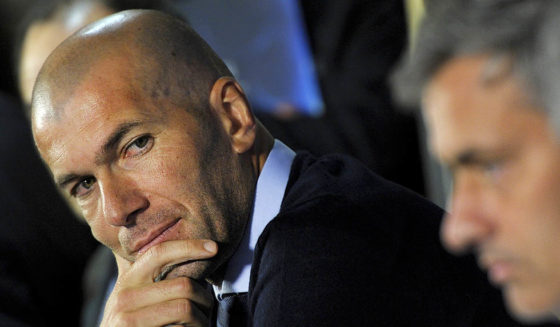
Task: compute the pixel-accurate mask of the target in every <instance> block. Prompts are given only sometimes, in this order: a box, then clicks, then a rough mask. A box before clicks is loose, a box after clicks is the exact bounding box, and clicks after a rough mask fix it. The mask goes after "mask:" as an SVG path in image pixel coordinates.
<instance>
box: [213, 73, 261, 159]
mask: <svg viewBox="0 0 560 327" xmlns="http://www.w3.org/2000/svg"><path fill="white" fill-rule="evenodd" d="M210 106H211V107H212V108H213V109H214V110H215V111H216V113H217V114H218V117H219V119H220V121H221V123H222V126H223V127H224V129H225V131H226V133H227V134H228V135H229V137H230V140H231V144H232V147H233V150H234V151H235V152H236V153H238V154H242V153H245V152H247V151H248V150H249V149H251V148H252V147H253V144H254V143H255V136H256V124H255V117H254V116H253V113H252V112H251V107H250V106H249V102H248V101H247V97H246V96H245V92H243V89H242V88H241V86H240V85H239V83H237V81H236V80H235V79H233V78H232V77H220V78H219V79H218V80H217V81H216V83H214V86H212V90H211V91H210Z"/></svg>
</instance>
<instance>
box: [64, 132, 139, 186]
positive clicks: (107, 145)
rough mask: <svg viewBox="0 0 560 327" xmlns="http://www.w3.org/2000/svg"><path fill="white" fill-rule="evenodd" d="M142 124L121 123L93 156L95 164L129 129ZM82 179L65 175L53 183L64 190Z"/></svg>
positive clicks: (102, 158)
mask: <svg viewBox="0 0 560 327" xmlns="http://www.w3.org/2000/svg"><path fill="white" fill-rule="evenodd" d="M141 124H142V122H140V121H133V122H126V123H122V124H120V125H118V126H117V128H115V130H114V131H113V132H112V133H111V134H110V135H109V137H107V140H106V141H105V143H103V146H102V147H101V151H100V152H99V153H97V154H96V155H95V163H96V164H98V165H99V164H100V163H101V162H103V160H104V158H105V157H106V156H107V153H109V152H111V151H112V150H113V149H114V148H115V147H116V146H117V145H118V144H119V142H120V141H121V140H122V138H123V137H124V136H125V135H126V134H127V133H128V132H130V130H131V129H133V128H134V127H137V126H139V125H141ZM80 177H82V176H81V175H77V174H73V173H70V174H65V175H62V176H60V177H55V183H56V184H57V185H58V187H60V188H64V187H65V186H66V185H67V184H69V183H70V182H72V181H73V180H75V179H77V178H80Z"/></svg>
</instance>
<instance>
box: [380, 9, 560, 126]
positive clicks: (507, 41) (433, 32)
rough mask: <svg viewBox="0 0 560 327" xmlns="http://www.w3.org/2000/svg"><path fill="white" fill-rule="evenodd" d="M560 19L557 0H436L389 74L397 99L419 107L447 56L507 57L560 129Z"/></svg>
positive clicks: (402, 102)
mask: <svg viewBox="0 0 560 327" xmlns="http://www.w3.org/2000/svg"><path fill="white" fill-rule="evenodd" d="M559 17H560V1H558V0H444V1H441V0H434V1H432V2H430V6H429V7H428V10H427V12H426V16H425V18H424V19H423V21H422V23H421V25H420V28H419V31H418V36H417V39H416V42H415V43H414V45H413V46H412V47H411V48H409V49H408V51H407V53H405V55H404V56H403V58H402V59H401V62H400V64H399V65H398V66H397V69H396V71H395V72H394V74H393V76H392V78H391V84H392V88H393V93H394V97H395V99H396V100H397V101H398V102H400V103H401V104H403V105H405V106H415V107H418V105H419V103H420V98H421V95H422V92H423V89H424V87H425V85H426V83H427V82H428V81H429V80H430V78H431V77H432V75H433V74H434V73H435V72H436V71H437V69H438V68H440V67H441V66H442V65H443V64H445V63H446V62H447V61H448V60H450V59H452V58H454V57H457V56H461V55H469V54H488V55H490V56H504V55H506V56H507V57H508V58H509V59H510V60H511V62H512V69H513V73H514V74H516V76H517V77H519V78H520V80H521V81H522V82H524V83H525V86H526V87H527V88H528V89H530V93H529V95H531V96H532V97H533V99H534V100H536V101H537V102H538V104H539V105H540V106H541V107H542V109H543V110H545V111H546V113H547V114H548V115H549V117H550V118H551V119H552V122H553V124H554V126H555V127H556V128H557V131H560V119H559V118H560V98H559V96H560V21H559ZM557 107H558V108H557ZM557 116H558V117H557Z"/></svg>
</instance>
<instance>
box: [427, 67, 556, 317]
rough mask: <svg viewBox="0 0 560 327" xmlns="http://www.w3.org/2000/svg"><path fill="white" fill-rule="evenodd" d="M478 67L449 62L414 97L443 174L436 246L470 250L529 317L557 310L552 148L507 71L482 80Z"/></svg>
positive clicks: (548, 133)
mask: <svg viewBox="0 0 560 327" xmlns="http://www.w3.org/2000/svg"><path fill="white" fill-rule="evenodd" d="M487 64H488V57H487V56H467V57H459V58H455V59H452V60H451V61H449V62H448V63H447V64H445V65H444V66H443V67H442V68H441V69H440V70H439V71H438V72H437V73H436V74H435V75H434V77H433V78H432V80H431V81H430V83H429V84H428V86H427V88H426V92H425V93H424V99H423V100H424V103H423V104H424V117H425V119H426V123H427V126H428V129H429V141H430V146H431V150H432V151H433V152H434V154H435V155H436V156H437V157H438V159H440V161H441V162H442V163H443V164H444V165H445V166H447V167H448V168H450V170H451V173H452V175H453V194H452V197H451V199H450V207H449V214H448V215H447V216H446V217H445V220H444V224H443V226H442V240H443V243H444V244H445V245H446V246H447V247H448V248H449V249H450V250H452V251H456V252H460V251H463V250H469V249H472V250H473V251H474V252H475V253H476V254H477V255H478V261H479V264H480V266H481V267H482V268H484V269H487V270H488V275H489V278H490V280H491V281H492V282H493V283H495V284H497V285H499V286H501V287H502V289H503V292H504V296H505V299H506V302H507V304H508V307H509V308H510V310H511V311H512V312H513V313H514V314H516V315H517V316H519V317H520V318H523V319H531V318H536V317H539V316H543V315H545V314H546V313H547V312H550V311H555V310H557V309H558V308H559V307H560V252H559V251H560V250H559V249H560V237H559V235H560V201H559V199H560V146H559V144H558V142H557V140H556V136H555V134H554V132H553V131H552V130H551V129H550V127H549V125H548V121H547V117H546V116H545V115H544V114H543V113H542V112H541V111H539V109H538V108H537V107H535V106H534V105H533V104H531V102H530V100H529V99H528V97H527V94H526V92H525V90H524V89H523V87H522V86H521V85H522V84H520V83H519V82H518V80H517V79H516V78H515V77H513V76H512V75H511V73H507V74H505V76H504V75H502V76H501V77H496V78H494V79H490V80H486V81H485V80H484V78H483V75H484V74H483V71H485V70H486V69H487V68H488V65H487Z"/></svg>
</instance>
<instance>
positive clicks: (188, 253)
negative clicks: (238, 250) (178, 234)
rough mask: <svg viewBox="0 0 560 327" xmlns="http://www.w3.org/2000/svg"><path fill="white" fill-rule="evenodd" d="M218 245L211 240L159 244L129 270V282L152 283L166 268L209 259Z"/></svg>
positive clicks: (138, 283) (139, 258) (137, 283)
mask: <svg viewBox="0 0 560 327" xmlns="http://www.w3.org/2000/svg"><path fill="white" fill-rule="evenodd" d="M217 250H218V247H217V245H216V243H215V242H214V241H211V240H177V241H167V242H162V243H160V244H157V245H155V246H153V247H151V248H150V249H148V251H146V252H145V253H143V254H142V255H141V256H140V257H138V259H137V260H136V262H135V263H134V264H133V265H132V267H131V268H130V269H129V271H128V272H127V275H128V276H127V284H129V285H141V284H145V283H151V282H153V281H154V279H155V278H156V277H157V276H158V275H159V274H160V273H161V272H162V271H164V270H165V269H166V267H169V266H173V265H176V264H180V263H184V262H188V261H196V260H201V259H208V258H211V257H213V256H214V255H216V252H217Z"/></svg>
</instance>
